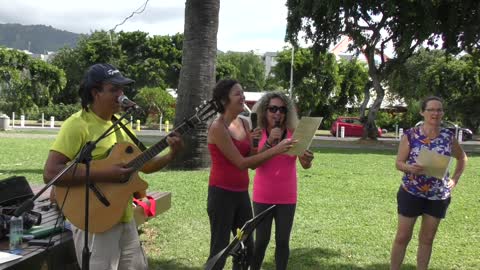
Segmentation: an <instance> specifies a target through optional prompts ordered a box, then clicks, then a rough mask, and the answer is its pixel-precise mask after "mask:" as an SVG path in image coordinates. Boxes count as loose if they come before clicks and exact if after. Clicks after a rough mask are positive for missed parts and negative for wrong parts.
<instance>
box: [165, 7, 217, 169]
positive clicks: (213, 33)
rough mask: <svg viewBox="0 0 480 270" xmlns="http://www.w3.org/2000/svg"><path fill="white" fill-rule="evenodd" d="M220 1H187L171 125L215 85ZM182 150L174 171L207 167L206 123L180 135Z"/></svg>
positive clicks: (190, 112) (205, 97)
mask: <svg viewBox="0 0 480 270" xmlns="http://www.w3.org/2000/svg"><path fill="white" fill-rule="evenodd" d="M219 10H220V0H187V1H186V3H185V28H184V41H183V49H182V54H183V56H182V69H181V71H180V80H179V84H178V97H177V102H176V112H175V126H178V125H179V124H180V123H182V122H183V121H184V119H188V118H189V117H190V116H192V115H193V114H194V113H195V107H197V106H198V105H199V104H200V103H201V102H203V101H206V100H209V99H210V98H211V95H212V93H211V91H212V88H213V86H214V84H215V61H216V55H217V32H218V14H219ZM182 138H183V140H184V143H185V149H184V150H183V151H182V152H181V153H179V155H178V156H177V157H176V158H175V160H174V161H173V162H172V163H171V164H170V168H174V169H199V168H206V167H208V166H210V156H209V153H208V150H207V124H206V123H202V124H200V125H197V126H196V127H195V129H194V130H193V131H192V132H189V133H188V134H185V135H183V136H182Z"/></svg>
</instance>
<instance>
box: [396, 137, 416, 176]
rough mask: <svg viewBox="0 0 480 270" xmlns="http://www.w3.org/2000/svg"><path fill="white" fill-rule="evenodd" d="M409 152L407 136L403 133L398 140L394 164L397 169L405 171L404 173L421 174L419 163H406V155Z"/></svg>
mask: <svg viewBox="0 0 480 270" xmlns="http://www.w3.org/2000/svg"><path fill="white" fill-rule="evenodd" d="M409 154H410V144H409V142H408V139H407V136H406V135H404V136H403V137H402V139H401V140H400V144H399V145H398V153H397V160H396V162H395V166H396V167H397V170H399V171H402V172H405V173H413V174H422V173H423V167H422V166H421V165H419V164H416V163H414V164H407V159H408V155H409Z"/></svg>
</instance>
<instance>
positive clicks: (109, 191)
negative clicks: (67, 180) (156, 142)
mask: <svg viewBox="0 0 480 270" xmlns="http://www.w3.org/2000/svg"><path fill="white" fill-rule="evenodd" d="M141 154H142V151H140V149H138V148H137V147H136V146H135V145H133V144H131V143H118V144H115V145H114V147H113V148H112V150H111V152H110V154H109V155H108V157H107V158H105V159H102V160H92V162H91V170H92V171H93V170H95V168H100V167H103V166H107V165H110V164H115V163H119V162H124V163H128V162H130V161H131V160H133V159H134V158H135V157H137V156H139V155H141ZM95 186H96V187H97V188H98V190H99V191H100V192H101V193H102V194H103V195H104V196H105V197H106V198H107V200H108V201H109V202H110V206H105V205H104V204H103V203H102V202H101V201H100V200H99V199H98V198H97V196H96V195H95V193H94V192H93V191H92V190H91V189H90V188H89V189H88V191H89V192H90V194H89V204H90V207H89V223H88V230H89V232H91V233H100V232H104V231H106V230H108V229H110V228H111V227H113V225H115V224H117V223H118V222H119V221H120V218H121V217H122V216H123V213H124V211H125V209H126V207H128V205H127V204H128V202H129V200H130V198H131V197H132V195H133V193H135V192H144V191H145V190H146V189H147V187H148V184H147V182H145V181H143V180H142V179H141V178H140V177H139V176H138V172H134V173H132V175H131V176H130V178H129V180H128V181H126V182H121V183H120V182H119V183H106V182H105V183H95ZM67 192H68V194H67ZM66 194H67V196H66V198H65V195H66ZM55 197H56V199H57V202H58V205H59V206H61V205H62V204H64V206H63V210H62V211H63V214H64V215H65V216H66V217H67V219H68V220H69V221H70V222H71V223H72V224H73V225H75V226H76V227H77V228H80V229H82V230H85V185H76V186H71V187H67V186H65V187H61V186H56V187H55Z"/></svg>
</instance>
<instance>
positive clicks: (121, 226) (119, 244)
mask: <svg viewBox="0 0 480 270" xmlns="http://www.w3.org/2000/svg"><path fill="white" fill-rule="evenodd" d="M133 83H134V81H133V80H131V79H129V78H126V77H123V76H122V74H121V73H120V72H119V71H118V70H117V69H116V68H115V67H113V66H112V65H109V64H95V65H92V66H91V67H90V68H89V69H88V70H87V72H86V74H85V77H84V79H83V81H82V83H81V85H80V89H79V94H80V98H81V103H82V110H81V111H79V112H77V113H75V114H73V115H71V116H70V117H69V118H68V119H67V120H66V121H65V122H64V123H63V125H62V127H61V129H60V132H59V133H58V136H57V137H56V140H55V142H54V143H53V145H52V147H51V149H50V152H49V155H48V159H47V161H46V163H45V170H44V181H45V182H46V183H47V182H49V181H50V180H51V179H52V178H54V177H55V176H56V175H57V174H59V172H61V171H62V170H63V169H64V168H65V167H66V166H67V164H68V163H69V162H72V161H73V160H74V159H75V157H76V156H77V154H78V153H79V152H80V150H81V149H82V148H83V146H84V145H85V144H86V143H87V142H89V141H95V140H96V139H97V138H99V137H100V136H101V134H103V133H104V131H105V130H107V129H108V128H109V127H111V126H112V116H113V115H114V114H116V113H118V112H120V109H121V104H120V103H119V102H118V98H119V97H120V96H122V95H123V91H124V87H126V86H129V85H131V84H133ZM124 126H128V125H124ZM127 128H128V127H127ZM166 142H167V143H168V145H169V148H170V151H169V152H168V154H166V155H162V156H160V155H158V156H157V155H155V156H154V157H153V158H151V159H149V160H147V161H146V162H145V164H142V166H141V167H140V168H139V170H140V171H142V172H144V173H152V172H156V171H158V170H160V169H161V168H163V167H165V166H166V165H167V164H168V163H169V162H170V161H171V160H172V159H173V158H174V157H175V155H176V154H177V153H178V152H179V151H180V150H181V149H182V147H183V143H182V141H181V139H180V137H179V135H178V134H175V133H174V134H171V135H170V136H168V137H167V138H166ZM117 143H119V144H121V143H126V144H125V145H124V146H123V149H122V150H124V151H123V152H122V151H117V152H120V153H117V154H115V148H114V149H113V150H112V151H111V152H110V150H111V149H112V147H113V146H114V145H116V144H117ZM119 144H117V145H116V146H118V145H119ZM136 152H138V153H141V151H139V150H138V148H135V147H134V145H133V144H132V139H131V138H130V137H129V136H128V135H127V133H126V132H125V130H124V129H123V128H120V127H118V128H115V129H114V132H112V133H111V134H109V135H108V136H107V137H105V138H104V139H102V140H100V141H99V142H98V144H97V145H96V147H95V149H94V150H93V151H92V159H93V161H92V163H94V162H99V163H96V164H92V166H91V169H90V172H89V179H90V181H91V182H92V183H94V184H95V185H98V186H100V187H103V186H104V187H105V188H104V189H102V190H101V192H102V193H104V194H105V196H108V195H109V193H112V192H110V189H109V187H112V189H116V188H117V187H120V188H122V189H124V187H125V189H124V190H127V191H122V192H124V193H126V194H127V196H126V199H124V200H122V199H120V198H117V197H119V196H117V195H115V196H114V197H110V198H109V203H110V204H111V205H109V207H104V206H103V205H102V204H101V203H99V202H98V199H97V198H96V197H95V196H90V199H89V202H91V206H90V208H89V209H90V218H89V224H90V223H92V224H91V226H90V225H89V241H88V248H89V249H90V251H91V252H92V254H91V257H90V264H89V266H90V269H99V270H105V269H108V270H117V269H147V268H148V267H147V259H146V256H145V255H144V253H143V249H142V247H141V245H140V241H139V238H138V232H137V227H136V224H135V220H134V219H133V209H132V207H131V204H132V197H133V193H134V192H142V191H144V190H137V189H145V188H146V186H147V185H146V183H144V182H143V180H138V181H137V179H133V178H137V177H138V175H137V173H136V172H135V171H136V169H137V168H135V167H129V166H127V163H128V161H129V160H125V159H122V158H121V157H122V156H123V155H128V154H131V153H134V154H136ZM115 156H119V157H118V158H116V157H115ZM107 157H108V159H110V160H108V159H106V158H107ZM112 157H113V158H112ZM127 158H128V157H127ZM104 159H105V160H106V161H103V162H102V160H104ZM112 159H114V160H112ZM85 179H86V166H85V165H84V164H79V165H78V166H73V167H72V169H70V170H68V171H67V172H66V173H65V174H64V175H63V176H62V177H61V178H60V179H59V181H57V182H56V189H57V190H62V191H63V190H66V193H65V195H63V194H62V196H59V193H58V192H57V194H56V195H57V197H56V199H57V201H59V206H60V207H62V204H63V203H64V204H65V205H64V206H65V208H64V209H63V210H62V211H64V213H65V215H66V216H67V218H68V219H69V220H70V221H71V222H72V224H73V226H72V232H73V239H74V243H75V250H76V255H77V259H78V262H79V264H80V265H82V251H83V245H84V237H85V233H86V232H85V231H84V230H83V228H79V224H81V222H74V221H76V220H77V217H76V216H75V214H76V213H77V212H81V211H82V210H81V209H83V208H84V204H82V203H84V202H85V200H83V201H82V199H84V198H82V196H84V192H85V189H82V188H81V187H84V186H85ZM130 179H133V180H130ZM140 182H143V184H141V183H140ZM131 183H140V185H137V186H135V184H131ZM129 185H130V186H129ZM127 186H128V187H127ZM76 189H78V190H79V192H77V193H79V194H78V195H77V196H75V194H76ZM129 189H133V190H129ZM76 197H77V198H76ZM76 200H77V201H76ZM102 207H103V208H104V209H106V210H105V211H106V212H105V213H108V214H107V215H106V214H103V213H102V214H99V210H98V211H97V209H100V208H102ZM115 208H119V209H120V211H119V214H118V215H117V214H112V216H109V213H110V212H115V211H113V209H115ZM69 209H70V210H69ZM69 211H70V212H72V215H69V214H67V213H68V212H69ZM96 215H97V216H96ZM79 216H80V217H79V218H78V220H82V218H83V217H81V215H79ZM105 220H106V221H111V225H110V224H107V225H105V226H104V227H95V224H96V223H101V222H103V221H105ZM90 228H93V230H90Z"/></svg>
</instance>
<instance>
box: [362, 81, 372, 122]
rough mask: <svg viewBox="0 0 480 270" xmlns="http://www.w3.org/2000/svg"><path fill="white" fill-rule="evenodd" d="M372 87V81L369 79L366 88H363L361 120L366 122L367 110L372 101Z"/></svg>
mask: <svg viewBox="0 0 480 270" xmlns="http://www.w3.org/2000/svg"><path fill="white" fill-rule="evenodd" d="M370 88H372V81H371V80H368V82H367V83H366V84H365V88H364V89H363V92H364V98H363V103H362V105H361V106H360V120H361V121H362V123H365V122H366V119H365V112H366V111H367V105H368V102H369V101H370Z"/></svg>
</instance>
